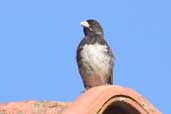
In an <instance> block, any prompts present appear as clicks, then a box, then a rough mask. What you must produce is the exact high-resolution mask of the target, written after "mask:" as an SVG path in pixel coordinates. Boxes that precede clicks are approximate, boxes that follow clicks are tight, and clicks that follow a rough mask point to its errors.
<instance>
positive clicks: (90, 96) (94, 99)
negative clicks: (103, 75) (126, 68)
mask: <svg viewBox="0 0 171 114" xmlns="http://www.w3.org/2000/svg"><path fill="white" fill-rule="evenodd" d="M112 102H126V103H127V104H129V105H130V106H131V107H133V108H134V109H136V110H137V111H138V112H139V114H161V112H160V111H159V110H158V109H156V108H155V107H154V106H153V105H152V104H150V103H149V102H148V101H147V100H146V99H144V98H143V97H142V96H141V95H139V94H138V93H136V92H135V91H133V90H132V89H129V88H123V87H120V86H113V85H107V86H98V87H94V88H92V89H89V90H88V91H86V92H85V93H83V94H82V95H81V96H79V97H78V99H76V100H75V101H74V102H73V103H72V104H71V105H70V106H69V107H68V108H67V109H65V110H64V112H62V114H101V113H103V111H104V110H105V109H106V108H107V106H109V105H110V103H112Z"/></svg>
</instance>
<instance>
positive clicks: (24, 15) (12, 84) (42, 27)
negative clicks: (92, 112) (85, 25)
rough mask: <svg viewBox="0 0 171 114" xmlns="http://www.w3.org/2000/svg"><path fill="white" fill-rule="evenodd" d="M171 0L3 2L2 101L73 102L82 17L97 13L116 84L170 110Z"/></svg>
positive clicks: (0, 16)
mask: <svg viewBox="0 0 171 114" xmlns="http://www.w3.org/2000/svg"><path fill="white" fill-rule="evenodd" d="M170 4H171V1H169V0H162V1H161V0H150V1H149V0H143V1H137V0H115V1H114V0H113V1H112V0H111V1H105V0H103V1H99V0H93V1H92V0H87V1H81V0H75V1H73V0H72V1H67V0H61V1H56V0H49V1H45V0H37V1H35V0H27V1H22V0H15V1H12V0H11V1H10V0H6V1H0V53H1V56H0V69H1V70H0V78H1V82H0V90H1V92H0V102H10V101H22V100H31V99H35V100H57V101H73V100H74V99H76V98H77V97H78V96H79V95H80V92H81V91H82V90H83V89H84V88H83V84H82V81H81V78H80V75H79V73H78V69H77V64H76V60H75V56H76V48H77V45H78V43H79V42H80V40H81V39H82V38H83V36H84V35H83V32H82V28H81V26H80V22H81V21H83V20H85V19H89V18H92V19H96V20H98V21H99V22H100V23H101V25H102V26H103V29H104V32H105V38H106V40H107V41H108V43H109V45H110V47H111V48H112V50H113V52H114V54H115V56H116V65H115V68H114V70H115V72H114V75H115V77H114V84H117V85H120V86H124V87H129V88H132V89H134V90H136V91H137V92H139V93H140V94H142V95H143V96H144V97H145V98H146V99H148V100H149V101H150V102H151V103H152V104H153V105H155V106H156V107H157V108H158V109H159V110H160V111H161V112H163V113H164V114H169V113H171V112H169V111H170V109H169V108H170V102H171V100H170V96H171V92H170V86H171V84H170V83H171V82H170V80H171V77H169V76H171V21H170V20H171V15H170V12H171V7H170Z"/></svg>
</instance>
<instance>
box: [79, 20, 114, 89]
mask: <svg viewBox="0 0 171 114" xmlns="http://www.w3.org/2000/svg"><path fill="white" fill-rule="evenodd" d="M80 24H81V26H82V27H83V32H84V35H85V36H84V38H83V39H82V40H81V42H80V43H79V45H78V47H77V52H76V61H77V66H78V69H79V73H80V75H81V78H82V81H83V84H84V87H85V90H88V89H90V88H92V87H96V86H100V85H112V84H113V67H114V62H115V57H114V55H113V52H112V50H111V48H110V47H109V45H108V43H107V42H106V41H105V39H104V32H103V28H102V26H101V25H100V23H99V22H98V21H96V20H94V19H88V20H85V21H82V22H81V23H80Z"/></svg>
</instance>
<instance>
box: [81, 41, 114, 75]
mask: <svg viewBox="0 0 171 114" xmlns="http://www.w3.org/2000/svg"><path fill="white" fill-rule="evenodd" d="M107 51H108V50H107V46H106V45H100V44H97V43H96V44H86V45H85V46H84V47H83V50H82V52H81V56H82V62H83V64H84V66H85V67H86V70H88V71H89V72H92V70H93V71H94V72H96V73H101V74H102V75H105V74H107V73H108V71H109V67H110V64H109V62H110V59H111V58H110V56H109V55H108V54H107Z"/></svg>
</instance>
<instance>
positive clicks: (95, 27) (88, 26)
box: [80, 19, 103, 36]
mask: <svg viewBox="0 0 171 114" xmlns="http://www.w3.org/2000/svg"><path fill="white" fill-rule="evenodd" d="M80 24H81V26H82V27H83V30H84V34H85V35H86V36H87V35H103V29H102V27H101V25H100V24H99V23H98V22H97V21H96V20H93V19H89V20H86V21H82V22H81V23H80Z"/></svg>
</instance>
